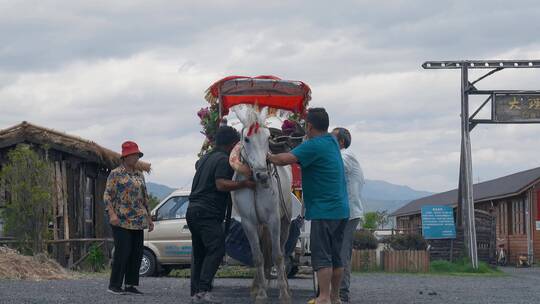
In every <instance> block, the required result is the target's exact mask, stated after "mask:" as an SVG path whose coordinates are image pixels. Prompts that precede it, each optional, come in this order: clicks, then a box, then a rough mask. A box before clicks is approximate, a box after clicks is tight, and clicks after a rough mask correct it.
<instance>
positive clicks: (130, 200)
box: [103, 141, 154, 294]
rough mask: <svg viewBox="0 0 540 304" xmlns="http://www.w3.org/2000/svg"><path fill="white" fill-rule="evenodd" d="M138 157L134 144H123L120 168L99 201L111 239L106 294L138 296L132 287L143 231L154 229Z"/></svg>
mask: <svg viewBox="0 0 540 304" xmlns="http://www.w3.org/2000/svg"><path fill="white" fill-rule="evenodd" d="M142 156H143V153H142V152H141V151H140V150H139V147H138V146H137V144H136V143H134V142H132V141H126V142H124V143H123V144H122V158H121V159H122V164H121V165H120V166H118V168H116V169H114V170H112V171H111V173H110V174H109V177H108V179H107V186H106V189H105V195H104V198H103V201H104V203H105V209H106V211H107V212H108V214H109V221H110V224H111V227H112V233H113V238H114V249H115V250H114V257H113V263H112V269H111V277H110V280H109V288H108V290H107V291H108V292H110V293H112V294H124V293H126V292H127V293H133V294H142V292H140V291H139V290H137V288H135V286H138V285H139V268H140V267H141V259H142V255H143V244H144V229H146V228H148V231H152V230H153V229H154V223H152V219H151V217H150V210H149V208H148V191H147V189H146V183H145V181H144V175H143V173H142V172H141V171H139V170H137V168H136V164H137V161H138V160H139V158H141V157H142ZM122 283H124V285H125V287H124V289H122Z"/></svg>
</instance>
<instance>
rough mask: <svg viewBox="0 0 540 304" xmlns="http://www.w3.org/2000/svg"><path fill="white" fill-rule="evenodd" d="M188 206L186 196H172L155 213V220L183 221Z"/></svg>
mask: <svg viewBox="0 0 540 304" xmlns="http://www.w3.org/2000/svg"><path fill="white" fill-rule="evenodd" d="M188 205H189V201H188V197H187V196H173V197H171V198H169V199H168V200H167V201H166V202H165V203H164V204H163V205H161V207H159V209H158V210H157V213H156V215H157V219H158V220H159V221H161V220H174V219H183V218H185V217H186V212H187V208H188Z"/></svg>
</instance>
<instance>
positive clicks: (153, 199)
mask: <svg viewBox="0 0 540 304" xmlns="http://www.w3.org/2000/svg"><path fill="white" fill-rule="evenodd" d="M159 203H160V200H159V198H157V196H155V195H153V194H148V207H149V208H150V210H152V209H154V208H155V207H156V206H157V205H158V204H159Z"/></svg>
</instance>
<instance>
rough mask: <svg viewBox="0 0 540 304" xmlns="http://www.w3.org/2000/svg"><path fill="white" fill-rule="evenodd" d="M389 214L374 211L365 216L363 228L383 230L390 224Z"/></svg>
mask: <svg viewBox="0 0 540 304" xmlns="http://www.w3.org/2000/svg"><path fill="white" fill-rule="evenodd" d="M389 221H390V219H389V218H388V212H387V211H386V210H384V211H374V212H367V213H365V214H364V221H363V222H362V228H364V229H372V230H374V229H382V228H384V226H386V225H387V224H388V223H389Z"/></svg>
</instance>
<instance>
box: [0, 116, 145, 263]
mask: <svg viewBox="0 0 540 304" xmlns="http://www.w3.org/2000/svg"><path fill="white" fill-rule="evenodd" d="M19 144H29V145H30V146H31V147H32V149H33V150H35V151H37V152H38V153H39V154H40V155H42V156H44V157H46V159H48V160H49V161H50V162H51V164H52V165H53V168H54V170H53V180H54V185H53V224H52V227H51V229H52V235H53V239H54V240H72V239H93V238H108V237H110V228H109V225H108V223H107V219H106V218H105V211H104V205H103V193H104V191H105V184H106V181H107V177H108V175H109V172H110V170H111V169H113V168H115V167H117V166H118V165H119V164H120V154H119V153H116V152H114V151H112V150H109V149H106V148H104V147H101V146H99V145H98V144H96V143H94V142H92V141H89V140H86V139H83V138H80V137H76V136H72V135H68V134H65V133H62V132H59V131H55V130H51V129H48V128H44V127H40V126H36V125H33V124H30V123H27V122H22V123H21V124H18V125H16V126H13V127H11V128H8V129H4V130H0V168H1V167H2V164H4V163H5V162H6V161H7V154H8V152H9V151H10V150H11V149H13V148H15V147H16V146H17V145H19ZM138 168H139V169H140V170H143V171H146V172H149V171H150V164H148V163H144V162H140V163H139V164H138ZM2 184H3V182H1V181H0V185H2ZM6 204H9V193H8V192H7V191H6V187H1V186H0V208H2V207H3V206H5V205H6ZM63 244H64V243H63ZM53 247H54V248H53V251H54V252H53V253H54V254H55V255H56V258H57V260H58V261H59V262H61V263H62V264H63V265H71V264H72V263H73V262H74V261H77V260H78V258H80V257H81V256H82V255H83V252H84V250H85V248H86V244H84V245H81V244H79V243H77V242H75V241H73V242H66V243H65V246H64V245H62V246H53Z"/></svg>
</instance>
